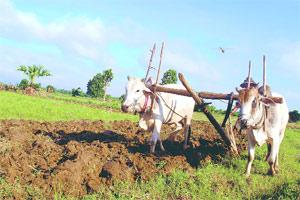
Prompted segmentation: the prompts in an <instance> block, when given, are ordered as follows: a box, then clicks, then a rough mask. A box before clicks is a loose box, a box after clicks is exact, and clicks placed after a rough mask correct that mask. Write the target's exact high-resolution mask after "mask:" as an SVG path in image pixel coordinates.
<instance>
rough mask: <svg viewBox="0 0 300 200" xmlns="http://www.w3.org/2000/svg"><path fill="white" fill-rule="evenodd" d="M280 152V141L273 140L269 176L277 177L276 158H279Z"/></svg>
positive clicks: (269, 159) (269, 160)
mask: <svg viewBox="0 0 300 200" xmlns="http://www.w3.org/2000/svg"><path fill="white" fill-rule="evenodd" d="M278 150H279V141H278V140H277V138H273V141H272V145H271V153H270V155H269V158H268V163H269V165H270V169H269V171H268V174H270V175H275V173H276V171H275V165H276V157H278ZM277 162H278V161H277Z"/></svg>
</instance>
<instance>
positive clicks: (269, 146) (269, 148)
mask: <svg viewBox="0 0 300 200" xmlns="http://www.w3.org/2000/svg"><path fill="white" fill-rule="evenodd" d="M267 147H268V152H267V155H266V158H265V161H267V160H268V158H269V156H270V153H271V144H270V143H267Z"/></svg>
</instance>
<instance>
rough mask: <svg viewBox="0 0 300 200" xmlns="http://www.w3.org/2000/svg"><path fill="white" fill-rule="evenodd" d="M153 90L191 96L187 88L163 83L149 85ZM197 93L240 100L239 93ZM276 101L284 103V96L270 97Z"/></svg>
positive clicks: (202, 96)
mask: <svg viewBox="0 0 300 200" xmlns="http://www.w3.org/2000/svg"><path fill="white" fill-rule="evenodd" d="M148 88H149V89H150V90H151V91H156V92H166V93H172V94H177V95H182V96H188V97H190V96H191V94H190V93H189V92H188V91H187V90H183V89H174V88H167V87H164V86H161V85H151V86H149V87H148ZM197 95H198V96H199V97H200V98H203V99H212V100H216V99H222V100H230V98H232V100H238V99H239V96H238V95H237V94H234V95H232V96H231V94H222V93H213V92H198V93H197ZM270 99H272V100H273V101H274V102H275V103H282V98H281V97H270Z"/></svg>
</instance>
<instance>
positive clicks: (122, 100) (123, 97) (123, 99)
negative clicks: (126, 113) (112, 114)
mask: <svg viewBox="0 0 300 200" xmlns="http://www.w3.org/2000/svg"><path fill="white" fill-rule="evenodd" d="M119 100H120V101H121V103H123V102H124V101H125V94H123V95H121V96H120V97H119Z"/></svg>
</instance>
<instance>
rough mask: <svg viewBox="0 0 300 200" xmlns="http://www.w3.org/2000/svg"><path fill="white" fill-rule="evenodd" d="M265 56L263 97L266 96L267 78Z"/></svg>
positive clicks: (264, 60) (264, 58)
mask: <svg viewBox="0 0 300 200" xmlns="http://www.w3.org/2000/svg"><path fill="white" fill-rule="evenodd" d="M266 76H267V75H266V56H265V55H263V87H264V96H266V91H267V78H266Z"/></svg>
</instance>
